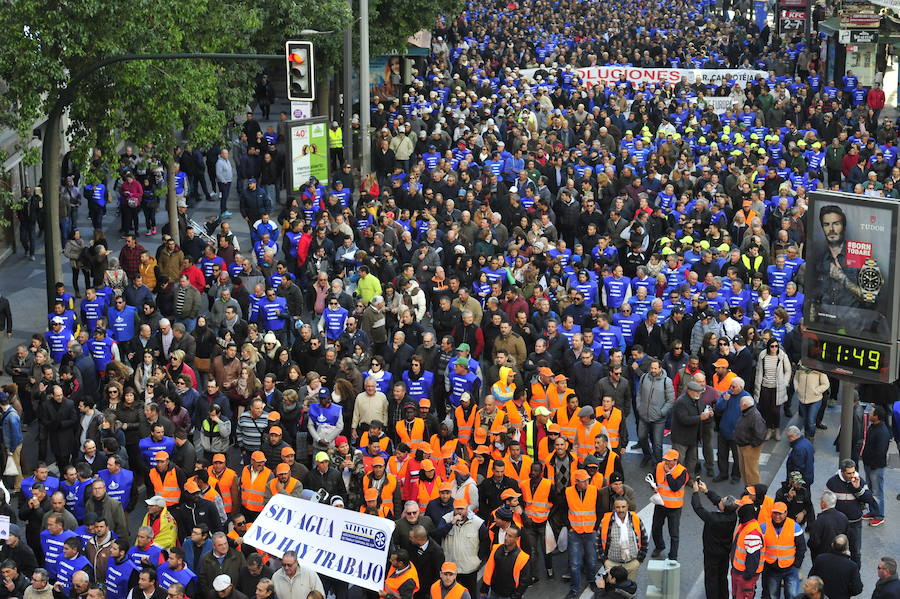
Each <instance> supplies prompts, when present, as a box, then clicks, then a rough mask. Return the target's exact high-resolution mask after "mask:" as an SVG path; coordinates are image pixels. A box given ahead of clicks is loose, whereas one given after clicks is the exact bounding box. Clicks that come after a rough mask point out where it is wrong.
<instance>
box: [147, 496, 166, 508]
mask: <svg viewBox="0 0 900 599" xmlns="http://www.w3.org/2000/svg"><path fill="white" fill-rule="evenodd" d="M144 503H146V504H147V505H156V506H159V507H166V500H165V498H164V497H163V496H162V495H154V496H153V497H151V498H150V499H145V500H144Z"/></svg>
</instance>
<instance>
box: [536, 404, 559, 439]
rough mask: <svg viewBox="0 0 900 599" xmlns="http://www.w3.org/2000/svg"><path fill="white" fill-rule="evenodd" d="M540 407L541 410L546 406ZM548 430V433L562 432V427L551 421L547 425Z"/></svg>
mask: <svg viewBox="0 0 900 599" xmlns="http://www.w3.org/2000/svg"><path fill="white" fill-rule="evenodd" d="M538 409H539V410H541V409H545V408H538ZM547 432H548V433H561V432H562V429H561V428H559V425H558V424H556V423H555V422H551V423H550V424H548V425H547Z"/></svg>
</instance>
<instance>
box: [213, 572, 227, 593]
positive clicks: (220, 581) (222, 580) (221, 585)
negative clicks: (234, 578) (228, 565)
mask: <svg viewBox="0 0 900 599" xmlns="http://www.w3.org/2000/svg"><path fill="white" fill-rule="evenodd" d="M230 586H231V576H229V575H228V574H219V575H218V576H216V577H215V578H214V579H213V590H214V591H224V590H225V589H227V588H228V587H230Z"/></svg>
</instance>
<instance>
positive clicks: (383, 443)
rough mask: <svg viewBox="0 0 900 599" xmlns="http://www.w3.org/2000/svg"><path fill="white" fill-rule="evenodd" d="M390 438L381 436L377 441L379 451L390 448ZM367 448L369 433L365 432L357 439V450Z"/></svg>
mask: <svg viewBox="0 0 900 599" xmlns="http://www.w3.org/2000/svg"><path fill="white" fill-rule="evenodd" d="M390 443H391V438H390V437H388V436H387V435H383V436H382V437H381V438H380V439H378V447H380V448H381V451H387V450H388V447H389V446H390ZM368 446H369V432H368V431H366V432H364V433H363V434H362V436H361V437H360V438H359V448H360V449H362V448H364V447H368Z"/></svg>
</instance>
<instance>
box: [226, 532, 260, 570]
mask: <svg viewBox="0 0 900 599" xmlns="http://www.w3.org/2000/svg"><path fill="white" fill-rule="evenodd" d="M252 527H253V523H252V522H248V523H247V532H250V529H251V528H252ZM225 536H227V537H228V538H229V539H232V540H233V541H237V540H238V539H239V538H240V535H238V533H237V531H236V530H234V529H233V528H232V529H231V532H229V533H228V534H227V535H225ZM243 546H244V544H243V543H237V542H236V543H235V547H234V548H235V549H237V550H238V551H241V552H243V549H242V547H243ZM256 552H257V553H258V554H259V555H260V557H262V562H263V563H264V564H268V563H269V554H268V553H266V552H265V551H263V550H262V549H257V550H256Z"/></svg>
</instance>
